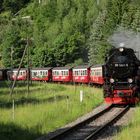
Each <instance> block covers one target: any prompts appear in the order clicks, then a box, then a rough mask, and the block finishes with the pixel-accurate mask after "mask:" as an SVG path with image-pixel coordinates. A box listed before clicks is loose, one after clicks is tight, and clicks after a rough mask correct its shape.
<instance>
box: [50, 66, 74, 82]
mask: <svg viewBox="0 0 140 140" xmlns="http://www.w3.org/2000/svg"><path fill="white" fill-rule="evenodd" d="M52 81H54V82H72V67H56V68H53V69H52Z"/></svg>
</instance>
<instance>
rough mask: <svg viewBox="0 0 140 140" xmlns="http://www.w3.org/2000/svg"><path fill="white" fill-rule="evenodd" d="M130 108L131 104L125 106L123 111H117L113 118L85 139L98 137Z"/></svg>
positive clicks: (91, 139)
mask: <svg viewBox="0 0 140 140" xmlns="http://www.w3.org/2000/svg"><path fill="white" fill-rule="evenodd" d="M129 108H130V107H129V106H126V107H125V108H123V109H122V110H121V111H119V112H118V113H116V114H115V115H114V116H113V117H112V119H111V120H109V121H107V122H106V123H105V124H104V125H103V126H101V127H99V128H98V129H97V130H96V131H94V132H93V133H92V134H90V135H89V136H88V137H87V138H85V139H84V140H93V139H94V140H95V139H96V138H97V137H99V135H100V134H101V132H102V131H103V130H105V129H106V128H107V127H108V126H110V125H113V124H114V123H115V122H116V121H118V120H119V119H120V118H121V117H122V116H123V115H124V114H125V113H126V112H127V111H128V110H129Z"/></svg>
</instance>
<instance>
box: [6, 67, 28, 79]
mask: <svg viewBox="0 0 140 140" xmlns="http://www.w3.org/2000/svg"><path fill="white" fill-rule="evenodd" d="M17 73H18V69H12V70H8V71H7V74H8V78H9V79H10V80H15V79H16V75H17ZM27 73H28V72H27V69H26V68H22V69H20V71H19V74H18V76H17V80H21V81H22V80H27Z"/></svg>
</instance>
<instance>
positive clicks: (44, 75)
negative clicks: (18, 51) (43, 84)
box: [31, 67, 52, 81]
mask: <svg viewBox="0 0 140 140" xmlns="http://www.w3.org/2000/svg"><path fill="white" fill-rule="evenodd" d="M51 78H52V67H48V68H33V69H31V80H32V81H51Z"/></svg>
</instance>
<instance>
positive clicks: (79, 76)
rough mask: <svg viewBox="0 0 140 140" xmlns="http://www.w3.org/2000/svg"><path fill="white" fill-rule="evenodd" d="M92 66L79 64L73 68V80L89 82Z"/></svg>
mask: <svg viewBox="0 0 140 140" xmlns="http://www.w3.org/2000/svg"><path fill="white" fill-rule="evenodd" d="M89 81H90V66H78V67H74V68H73V82H75V83H89Z"/></svg>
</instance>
